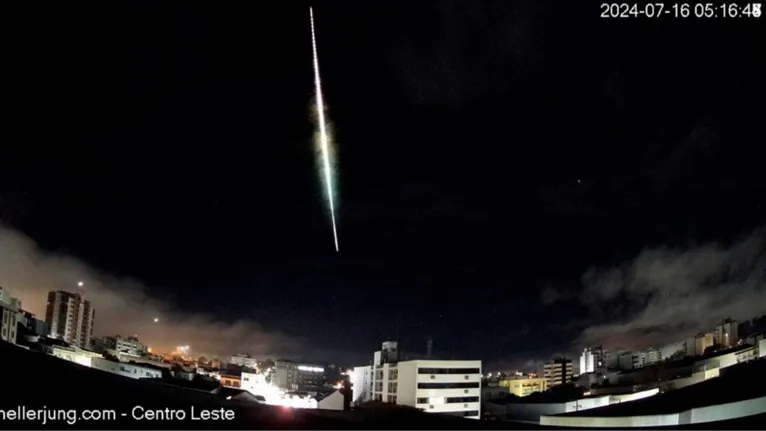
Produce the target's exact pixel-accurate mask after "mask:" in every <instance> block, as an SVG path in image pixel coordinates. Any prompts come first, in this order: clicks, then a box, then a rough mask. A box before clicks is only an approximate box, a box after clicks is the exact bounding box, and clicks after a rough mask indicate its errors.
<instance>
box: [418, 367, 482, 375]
mask: <svg viewBox="0 0 766 431" xmlns="http://www.w3.org/2000/svg"><path fill="white" fill-rule="evenodd" d="M480 373H481V369H479V368H418V374H480Z"/></svg>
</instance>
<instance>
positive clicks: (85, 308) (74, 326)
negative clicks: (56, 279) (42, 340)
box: [45, 290, 96, 349]
mask: <svg viewBox="0 0 766 431" xmlns="http://www.w3.org/2000/svg"><path fill="white" fill-rule="evenodd" d="M95 318H96V311H95V310H94V309H93V307H92V306H91V304H90V301H87V300H85V299H84V298H83V297H82V295H81V294H79V293H71V292H66V291H63V290H58V291H53V292H49V293H48V304H47V306H46V310H45V322H46V323H47V324H48V326H49V327H50V331H51V332H50V336H51V337H52V338H56V339H60V340H64V341H66V342H67V343H69V344H72V345H75V346H78V347H82V348H85V349H89V348H90V347H91V339H92V338H93V323H94V321H95Z"/></svg>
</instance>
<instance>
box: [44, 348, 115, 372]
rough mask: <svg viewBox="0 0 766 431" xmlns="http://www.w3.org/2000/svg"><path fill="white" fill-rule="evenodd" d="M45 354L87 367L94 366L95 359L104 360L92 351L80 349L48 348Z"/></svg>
mask: <svg viewBox="0 0 766 431" xmlns="http://www.w3.org/2000/svg"><path fill="white" fill-rule="evenodd" d="M45 352H46V353H48V354H49V355H53V356H55V357H57V358H59V359H63V360H65V361H69V362H74V363H76V364H80V365H83V366H86V367H90V366H91V365H92V360H93V358H101V359H103V358H104V357H103V356H101V355H100V354H98V353H95V352H91V351H90V350H83V349H81V348H79V347H64V346H47V347H46V348H45Z"/></svg>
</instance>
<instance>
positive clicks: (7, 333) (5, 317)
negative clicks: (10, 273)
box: [0, 286, 21, 344]
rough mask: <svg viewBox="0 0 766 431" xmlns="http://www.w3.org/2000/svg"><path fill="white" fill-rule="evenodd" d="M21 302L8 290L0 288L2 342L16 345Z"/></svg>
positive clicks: (0, 331) (0, 330) (0, 336)
mask: <svg viewBox="0 0 766 431" xmlns="http://www.w3.org/2000/svg"><path fill="white" fill-rule="evenodd" d="M20 311H21V301H19V300H18V299H17V298H14V297H12V296H11V293H10V292H9V291H8V289H6V288H4V287H2V286H0V314H1V315H2V316H0V318H2V320H0V322H2V325H0V340H3V341H7V342H9V343H13V344H16V327H17V325H18V323H17V322H18V319H19V312H20Z"/></svg>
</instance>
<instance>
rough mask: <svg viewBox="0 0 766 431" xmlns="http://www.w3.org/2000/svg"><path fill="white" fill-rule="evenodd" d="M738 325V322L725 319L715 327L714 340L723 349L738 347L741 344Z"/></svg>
mask: <svg viewBox="0 0 766 431" xmlns="http://www.w3.org/2000/svg"><path fill="white" fill-rule="evenodd" d="M738 325H739V324H738V323H737V321H736V320H731V319H725V320H724V321H723V322H721V323H719V324H718V325H716V327H715V332H714V333H713V334H714V340H713V342H714V343H715V344H717V345H718V346H719V347H720V348H722V349H728V348H729V347H733V346H736V345H737V343H738V342H739V334H738V329H739V328H738Z"/></svg>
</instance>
